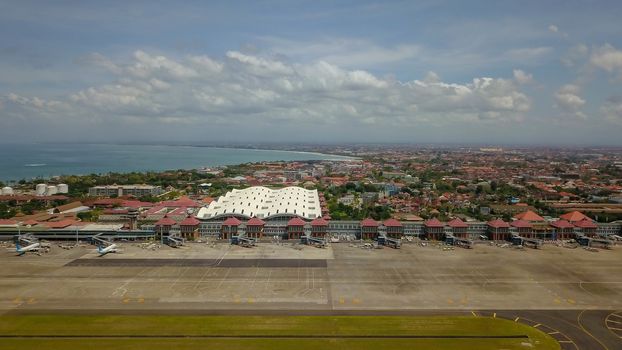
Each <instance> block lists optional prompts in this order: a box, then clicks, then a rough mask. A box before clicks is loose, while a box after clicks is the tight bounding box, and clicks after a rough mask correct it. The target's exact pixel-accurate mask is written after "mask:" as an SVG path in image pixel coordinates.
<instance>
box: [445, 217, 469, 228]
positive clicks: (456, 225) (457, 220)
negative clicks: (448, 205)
mask: <svg viewBox="0 0 622 350" xmlns="http://www.w3.org/2000/svg"><path fill="white" fill-rule="evenodd" d="M447 225H448V226H449V227H454V228H466V227H469V225H467V224H466V223H465V222H464V221H462V220H460V218H455V219H453V220H451V221H450V222H448V223H447Z"/></svg>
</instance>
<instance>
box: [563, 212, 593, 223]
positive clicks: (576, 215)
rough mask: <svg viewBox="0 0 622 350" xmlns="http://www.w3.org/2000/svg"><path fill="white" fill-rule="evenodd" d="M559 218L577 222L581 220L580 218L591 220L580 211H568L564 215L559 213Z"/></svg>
mask: <svg viewBox="0 0 622 350" xmlns="http://www.w3.org/2000/svg"><path fill="white" fill-rule="evenodd" d="M559 218H560V219H564V220H568V221H569V222H577V221H581V220H585V219H588V220H591V219H590V218H588V217H587V216H585V214H583V213H582V212H580V211H576V210H575V211H573V212H570V213H566V214H564V215H560V217H559Z"/></svg>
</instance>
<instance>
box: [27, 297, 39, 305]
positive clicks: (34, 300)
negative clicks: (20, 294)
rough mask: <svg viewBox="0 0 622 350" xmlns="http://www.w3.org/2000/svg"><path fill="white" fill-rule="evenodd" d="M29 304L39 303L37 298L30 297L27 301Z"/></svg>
mask: <svg viewBox="0 0 622 350" xmlns="http://www.w3.org/2000/svg"><path fill="white" fill-rule="evenodd" d="M26 303H27V304H28V305H32V304H36V303H37V299H35V298H30V299H28V301H27V302H26Z"/></svg>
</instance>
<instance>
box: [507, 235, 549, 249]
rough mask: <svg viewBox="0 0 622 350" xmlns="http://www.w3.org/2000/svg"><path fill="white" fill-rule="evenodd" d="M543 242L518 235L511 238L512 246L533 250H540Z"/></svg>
mask: <svg viewBox="0 0 622 350" xmlns="http://www.w3.org/2000/svg"><path fill="white" fill-rule="evenodd" d="M543 243H544V242H543V241H542V240H541V239H537V238H526V237H522V236H518V235H514V236H512V244H513V245H519V246H523V247H529V248H534V249H540V248H542V244H543Z"/></svg>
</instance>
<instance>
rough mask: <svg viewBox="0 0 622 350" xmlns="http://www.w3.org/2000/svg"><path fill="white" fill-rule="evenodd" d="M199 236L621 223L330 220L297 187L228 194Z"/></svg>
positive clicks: (542, 235) (443, 232)
mask: <svg viewBox="0 0 622 350" xmlns="http://www.w3.org/2000/svg"><path fill="white" fill-rule="evenodd" d="M196 218H197V219H198V220H199V222H200V224H198V231H199V234H200V235H201V236H211V237H219V238H222V239H230V238H231V237H233V236H236V235H239V234H245V235H247V236H249V237H252V238H262V237H274V236H277V237H281V238H282V239H299V238H300V237H302V236H305V235H306V236H313V237H324V236H333V237H348V238H353V239H370V240H374V239H377V238H378V237H382V236H385V237H391V238H401V237H404V236H412V237H418V238H422V239H426V240H444V239H446V238H447V237H456V238H459V239H468V240H478V239H482V238H485V239H489V240H495V241H510V240H511V239H512V237H516V236H520V237H524V238H526V239H540V240H558V239H571V238H576V237H583V236H585V237H602V236H610V235H616V234H620V231H621V230H622V223H620V222H614V223H608V224H604V223H596V222H593V221H592V220H591V219H589V218H588V217H586V216H585V215H583V214H581V213H569V214H568V215H565V216H562V217H561V218H560V219H558V220H555V221H546V220H545V219H544V218H542V217H541V216H539V215H537V214H536V213H534V212H531V211H527V212H524V213H520V214H517V215H516V216H515V218H514V219H513V220H512V221H510V222H506V221H503V220H501V219H495V220H491V221H488V222H479V221H467V222H465V221H462V220H460V219H459V218H454V219H452V220H450V221H448V222H441V221H440V220H438V219H436V218H431V219H429V220H426V221H398V220H396V219H388V220H385V221H383V222H382V221H376V220H373V219H371V218H367V219H364V220H361V221H358V220H330V216H329V215H328V210H327V209H326V206H325V201H324V198H323V196H322V194H321V193H318V191H317V190H307V189H303V188H300V187H285V188H282V189H270V188H267V187H263V186H256V187H249V188H246V189H243V190H232V191H231V192H228V193H227V194H226V195H224V196H222V197H220V198H219V199H218V200H215V201H213V202H211V203H210V204H209V205H208V206H207V207H203V208H201V209H200V210H199V211H198V213H197V214H196Z"/></svg>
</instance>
